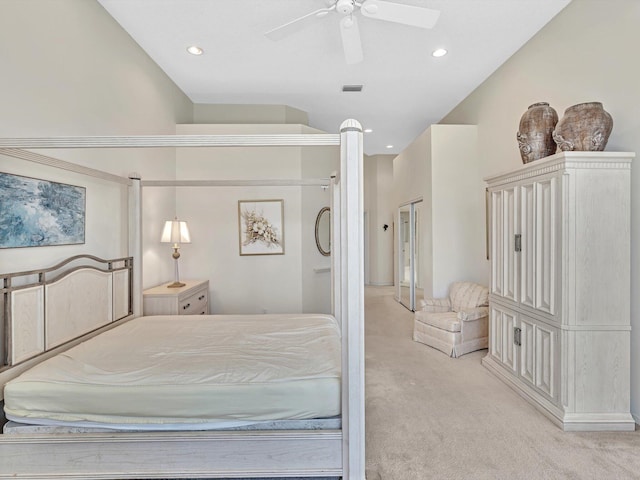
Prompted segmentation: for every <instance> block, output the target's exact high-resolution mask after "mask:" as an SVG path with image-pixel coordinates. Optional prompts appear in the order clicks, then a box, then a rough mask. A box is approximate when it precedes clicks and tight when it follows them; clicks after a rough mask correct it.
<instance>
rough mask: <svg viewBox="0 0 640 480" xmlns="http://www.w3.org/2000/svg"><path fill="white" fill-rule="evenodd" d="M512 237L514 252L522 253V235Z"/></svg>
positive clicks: (517, 234)
mask: <svg viewBox="0 0 640 480" xmlns="http://www.w3.org/2000/svg"><path fill="white" fill-rule="evenodd" d="M514 237H515V251H516V252H521V251H522V234H520V233H516V234H515V235H514Z"/></svg>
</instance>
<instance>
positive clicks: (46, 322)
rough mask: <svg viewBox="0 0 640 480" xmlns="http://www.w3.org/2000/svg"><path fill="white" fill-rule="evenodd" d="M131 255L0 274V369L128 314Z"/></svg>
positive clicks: (70, 260) (74, 260)
mask: <svg viewBox="0 0 640 480" xmlns="http://www.w3.org/2000/svg"><path fill="white" fill-rule="evenodd" d="M132 272H133V258H132V257H124V258H117V259H112V260H104V259H101V258H98V257H94V256H92V255H76V256H74V257H71V258H68V259H67V260H64V261H63V262H61V263H59V264H57V265H55V266H53V267H49V268H45V269H41V270H32V271H27V272H18V273H9V274H3V275H0V281H1V282H2V283H1V289H0V293H1V295H0V306H1V307H2V308H1V311H2V322H0V340H1V342H0V371H2V370H4V369H6V368H9V367H11V366H14V365H17V364H19V363H22V362H24V361H26V360H29V359H31V358H33V357H35V356H37V355H40V354H42V353H44V352H47V351H49V350H52V349H54V348H56V347H59V346H61V345H63V344H65V343H67V342H69V341H71V340H74V339H76V338H78V337H80V336H82V335H84V334H86V333H89V332H92V331H94V330H96V329H98V328H100V327H103V326H105V325H108V324H109V323H111V322H114V321H116V320H120V319H122V318H125V317H127V316H129V315H131V314H132V285H133V281H132Z"/></svg>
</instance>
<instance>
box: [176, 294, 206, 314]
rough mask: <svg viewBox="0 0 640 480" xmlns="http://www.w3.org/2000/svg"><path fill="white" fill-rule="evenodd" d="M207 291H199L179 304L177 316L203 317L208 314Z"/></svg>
mask: <svg viewBox="0 0 640 480" xmlns="http://www.w3.org/2000/svg"><path fill="white" fill-rule="evenodd" d="M208 293H209V292H208V291H205V290H201V291H199V292H196V293H194V294H193V295H191V296H190V297H187V298H185V299H184V300H182V301H181V302H180V305H179V307H178V315H204V314H206V313H208V310H209V309H208V306H209V299H208V296H209V295H208Z"/></svg>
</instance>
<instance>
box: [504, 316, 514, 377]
mask: <svg viewBox="0 0 640 480" xmlns="http://www.w3.org/2000/svg"><path fill="white" fill-rule="evenodd" d="M515 327H516V315H515V313H511V312H508V311H503V312H502V332H503V333H502V363H504V364H505V366H507V367H508V368H509V370H511V371H513V372H517V364H516V358H517V357H516V345H515V343H514V341H513V335H514V328H515Z"/></svg>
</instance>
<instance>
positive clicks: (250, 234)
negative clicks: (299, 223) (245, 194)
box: [238, 200, 284, 255]
mask: <svg viewBox="0 0 640 480" xmlns="http://www.w3.org/2000/svg"><path fill="white" fill-rule="evenodd" d="M238 227H239V233H240V255H283V254H284V200H239V201H238Z"/></svg>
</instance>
